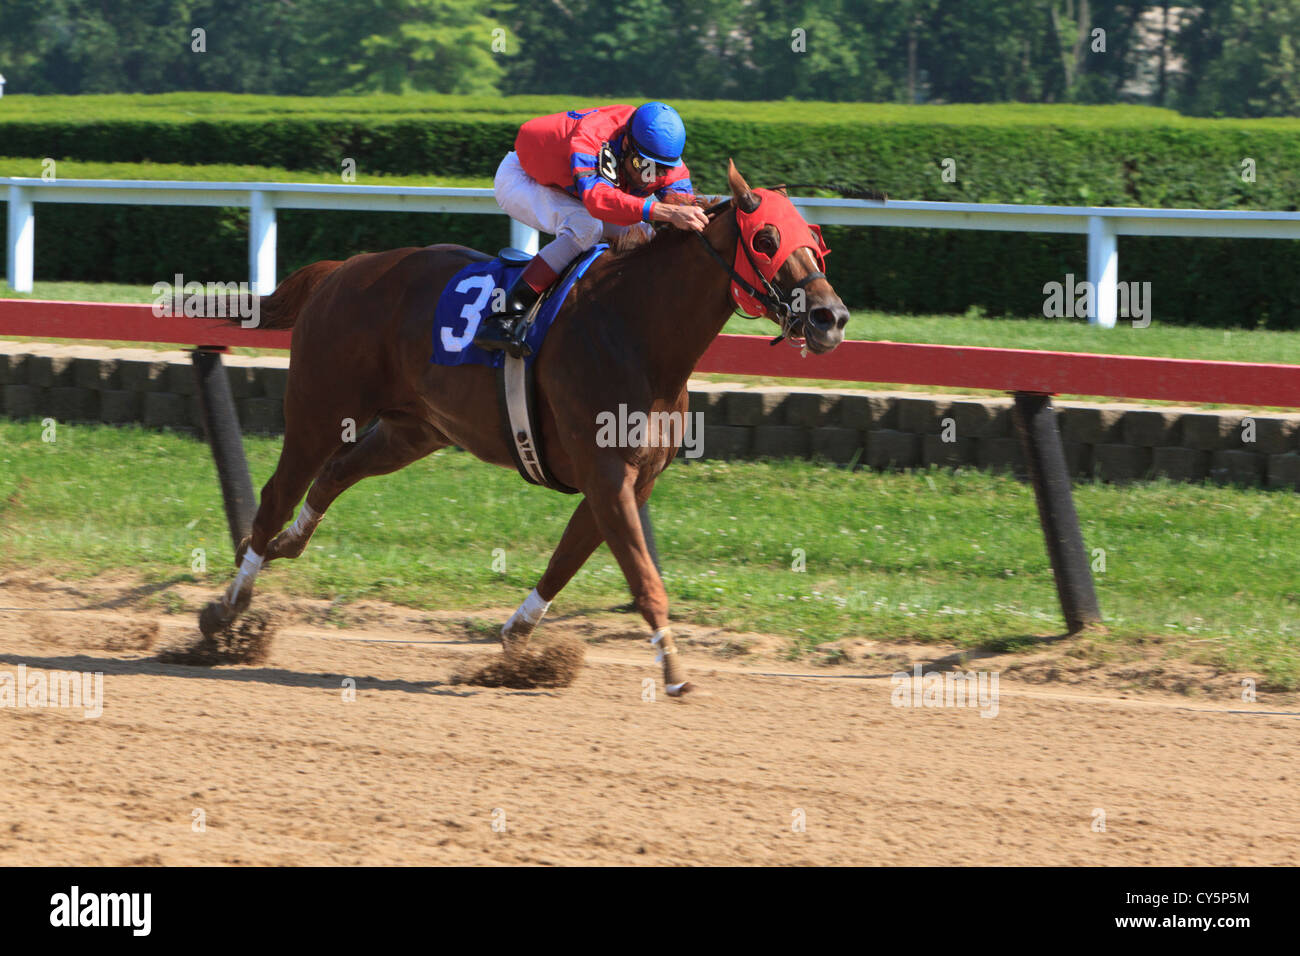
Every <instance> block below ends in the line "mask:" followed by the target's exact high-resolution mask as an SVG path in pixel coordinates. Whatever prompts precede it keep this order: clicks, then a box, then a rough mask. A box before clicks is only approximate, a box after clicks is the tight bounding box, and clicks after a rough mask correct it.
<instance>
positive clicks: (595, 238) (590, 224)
mask: <svg viewBox="0 0 1300 956" xmlns="http://www.w3.org/2000/svg"><path fill="white" fill-rule="evenodd" d="M492 185H493V191H494V192H495V193H496V199H497V205H499V206H500V207H501V208H502V209H503V210H505V212H506V214H507V215H509V216H510V218H512V219H516V220H518V221H519V222H522V223H523V224H524V225H526V226H532V227H533V228H534V229H537V230H538V231H540V232H549V233H550V234H551V235H553V236H555V238H554V239H552V240H551V241H550V242H548V243H547V244H546V245H544V246H542V248H541V250H540V251H539V252H538V255H540V256H541V257H542V258H543V259H544V260H545V261H546V264H547V265H548V266H550V267H551V268H552V269H554V270H555V271H556V272H560V271H561V270H563V269H564V267H565V266H567V265H568V264H569V263H570V262H572V261H573V260H574V259H576V258H577V257H578V256H579V255H580V254H581V253H583V252H585V251H586V250H587V249H590V248H591V247H592V246H594V245H595V244H596V243H598V242H613V241H614V240H615V239H617V238H618V237H619V236H621V235H622V234H623V233H625V232H627V231H628V230H629V229H637V228H646V229H648V228H649V226H648V225H647V224H645V223H638V224H637V225H635V226H616V225H614V224H613V223H609V222H602V221H601V220H599V219H597V218H596V217H595V216H593V215H592V214H591V213H589V212H587V207H586V206H584V205H583V204H582V200H580V199H577V198H575V197H574V196H570V195H569V194H568V193H566V192H564V191H563V190H561V189H556V188H554V187H552V186H544V185H542V184H541V183H539V182H538V181H537V180H535V179H533V177H532V176H529V175H528V173H526V172H524V167H523V166H522V165H520V163H519V157H518V156H516V155H515V154H514V152H513V151H512V152H509V153H506V158H505V159H503V160H501V165H500V166H498V167H497V174H496V179H495V180H494V181H493V184H492Z"/></svg>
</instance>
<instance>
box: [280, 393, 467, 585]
mask: <svg viewBox="0 0 1300 956" xmlns="http://www.w3.org/2000/svg"><path fill="white" fill-rule="evenodd" d="M449 444H450V442H449V441H448V439H447V438H446V437H445V436H444V435H443V434H442V433H441V432H439V431H438V430H437V429H436V428H434V427H433V426H432V425H430V424H429V423H428V422H425V421H423V420H422V419H418V418H415V417H414V416H412V415H407V414H405V413H396V412H394V413H387V414H385V415H383V416H382V417H381V418H380V420H379V422H378V423H377V424H376V425H375V427H373V428H371V429H370V430H369V431H367V432H365V434H363V435H362V436H361V438H360V440H359V441H357V442H356V443H355V444H352V445H347V446H345V447H343V448H340V449H338V450H337V451H336V452H335V453H334V454H333V456H331V457H330V459H329V460H328V461H327V462H325V466H324V467H323V468H321V469H320V473H319V474H318V475H316V480H315V481H314V482H313V483H312V486H311V489H310V490H309V491H308V492H307V500H306V501H304V502H303V505H302V510H301V511H299V512H298V517H297V518H296V519H295V520H294V522H293V524H292V525H290V526H289V527H288V528H285V529H284V530H283V531H281V532H280V533H279V534H278V535H276V536H275V538H273V539H272V540H271V544H270V547H269V549H268V550H267V553H266V560H267V561H270V560H271V559H272V558H296V557H298V556H299V555H300V554H302V552H303V549H304V548H306V547H307V542H308V541H309V540H310V539H311V536H312V532H314V531H315V530H316V526H317V525H318V524H320V520H321V518H323V517H324V516H325V511H326V509H328V508H329V506H330V505H331V504H332V503H333V502H334V499H335V498H337V497H338V496H339V495H341V494H343V492H344V491H346V490H347V489H348V488H351V487H352V486H353V485H354V484H356V483H357V482H358V481H360V480H361V479H362V478H369V477H371V476H374V475H387V474H390V473H391V472H394V471H398V470H399V469H402V468H405V467H406V466H407V465H409V464H411V463H412V462H414V461H418V460H419V459H421V458H423V457H424V456H425V455H428V454H429V453H431V452H434V451H437V450H438V449H439V448H445V447H446V446H447V445H449ZM294 500H295V501H296V500H297V499H294ZM285 517H286V518H287V517H288V516H287V515H286V516H285Z"/></svg>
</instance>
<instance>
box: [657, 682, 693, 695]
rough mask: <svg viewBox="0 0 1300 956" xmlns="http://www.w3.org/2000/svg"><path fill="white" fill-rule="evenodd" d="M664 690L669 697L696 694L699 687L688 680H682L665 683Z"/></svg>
mask: <svg viewBox="0 0 1300 956" xmlns="http://www.w3.org/2000/svg"><path fill="white" fill-rule="evenodd" d="M664 690H665V691H666V692H667V694H668V696H669V697H686V696H688V695H690V694H698V693H699V688H698V687H696V686H695V685H694V684H692V683H691V682H690V681H682V683H680V684H667V685H665V686H664Z"/></svg>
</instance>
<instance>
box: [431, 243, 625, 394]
mask: <svg viewBox="0 0 1300 956" xmlns="http://www.w3.org/2000/svg"><path fill="white" fill-rule="evenodd" d="M608 248H609V246H608V244H606V243H601V244H600V245H597V246H593V247H592V248H591V249H589V250H588V251H587V252H584V253H583V254H582V256H581V257H580V258H579V259H578V260H577V263H576V264H575V265H574V266H573V267H571V268H570V269H568V270H567V271H566V272H565V274H564V275H563V276H562V277H561V278H560V280H559V281H558V283H557V284H556V286H555V287H554V289H553V290H552V292H551V294H550V295H549V296H547V299H546V301H545V302H543V303H542V306H541V308H540V309H538V310H537V317H536V318H535V319H534V320H533V324H532V326H531V327H530V328H529V329H528V334H527V336H525V341H527V343H528V344H529V346H531V347H532V350H533V351H532V354H531V355H529V356H528V358H526V359H524V363H525V364H526V365H527V366H529V367H531V366H532V363H533V360H534V359H536V358H537V354H538V353H539V352H540V351H541V350H542V342H543V341H544V340H545V338H546V333H547V332H548V331H550V328H551V323H552V322H554V321H555V316H556V314H558V313H559V311H560V306H561V305H563V304H564V299H565V296H567V295H568V294H569V290H570V289H571V288H573V284H574V283H575V282H577V281H578V280H579V279H581V278H582V276H583V274H584V273H585V272H586V271H587V267H588V266H590V265H591V264H592V263H593V262H595V261H596V259H597V258H598V257H599V256H600V254H601V253H602V252H604V251H605V250H606V249H608ZM523 270H524V266H522V265H521V266H515V265H507V264H506V263H505V262H503V261H502V260H501V259H490V260H488V261H487V262H474V263H471V264H469V265H467V266H466V267H465V268H464V269H461V270H460V271H459V272H457V273H456V274H455V275H454V276H453V277H452V279H451V281H450V282H448V283H447V288H446V289H444V290H443V293H442V295H441V296H440V297H439V299H438V306H437V308H436V309H435V310H434V315H433V358H432V360H431V361H433V362H434V363H436V364H438V365H466V364H470V365H486V366H488V367H490V368H500V367H501V366H502V364H503V363H504V362H505V353H504V352H499V351H491V352H489V351H487V350H485V349H481V348H479V347H478V346H476V345H474V335H475V333H477V332H478V326H479V322H480V321H482V319H483V318H484V317H485V316H487V315H489V314H490V313H491V311H492V303H493V301H494V300H495V299H496V298H497V296H498V295H499V294H500V295H503V294H504V290H506V289H509V288H510V285H511V283H513V282H514V281H515V277H516V276H518V275H519V273H520V272H522V271H523ZM498 289H500V290H502V292H501V293H498V292H497V290H498Z"/></svg>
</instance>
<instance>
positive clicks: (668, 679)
mask: <svg viewBox="0 0 1300 956" xmlns="http://www.w3.org/2000/svg"><path fill="white" fill-rule="evenodd" d="M638 477H639V475H638V471H637V469H636V468H635V467H634V466H632V465H625V466H624V469H623V475H622V480H621V481H619V480H615V481H609V482H605V483H597V484H595V485H594V486H593V487H592V488H591V489H590V490H589V491H588V493H587V501H588V502H590V504H591V509H592V514H593V515H594V516H595V519H596V526H597V527H598V528H599V529H600V531H601V534H602V535H603V536H604V539H605V543H606V544H608V545H609V550H610V551H612V552H613V553H614V559H615V560H616V561H618V565H619V567H620V568H622V569H623V577H625V578H626V579H627V584H628V587H629V588H630V589H631V591H632V601H633V603H635V605H636V607H637V610H639V611H640V612H641V616H642V617H644V618H645V621H646V623H647V624H649V625H650V630H651V631H653V632H654V633H653V634H652V635H651V637H650V643H651V645H653V646H654V648H655V650H656V652H657V656H656V658H655V660H656V661H658V662H660V663H662V664H663V666H664V687H665V690H666V691H667V692H668V696H669V697H680V696H681V695H682V694H685V693H689V692H690V691H692V690H694V689H695V688H694V685H692V684H691V683H689V682H688V681H687V680H686V670H685V668H684V667H682V664H681V662H680V661H679V660H678V658H677V645H676V644H675V643H674V642H673V634H672V630H671V629H670V628H669V626H668V592H667V591H666V590H665V589H664V582H663V579H662V578H660V577H659V570H658V568H656V567H655V563H654V559H653V558H651V556H650V548H649V547H648V546H647V545H646V540H645V532H644V530H643V529H642V527H641V516H640V514H639V512H638V508H639V506H640V505H641V504H644V502H645V501H646V500H647V499H648V498H649V497H650V487H651V486H652V485H653V480H651V481H650V482H647V483H643V484H642V486H641V487H640V488H638V487H637V486H638Z"/></svg>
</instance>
